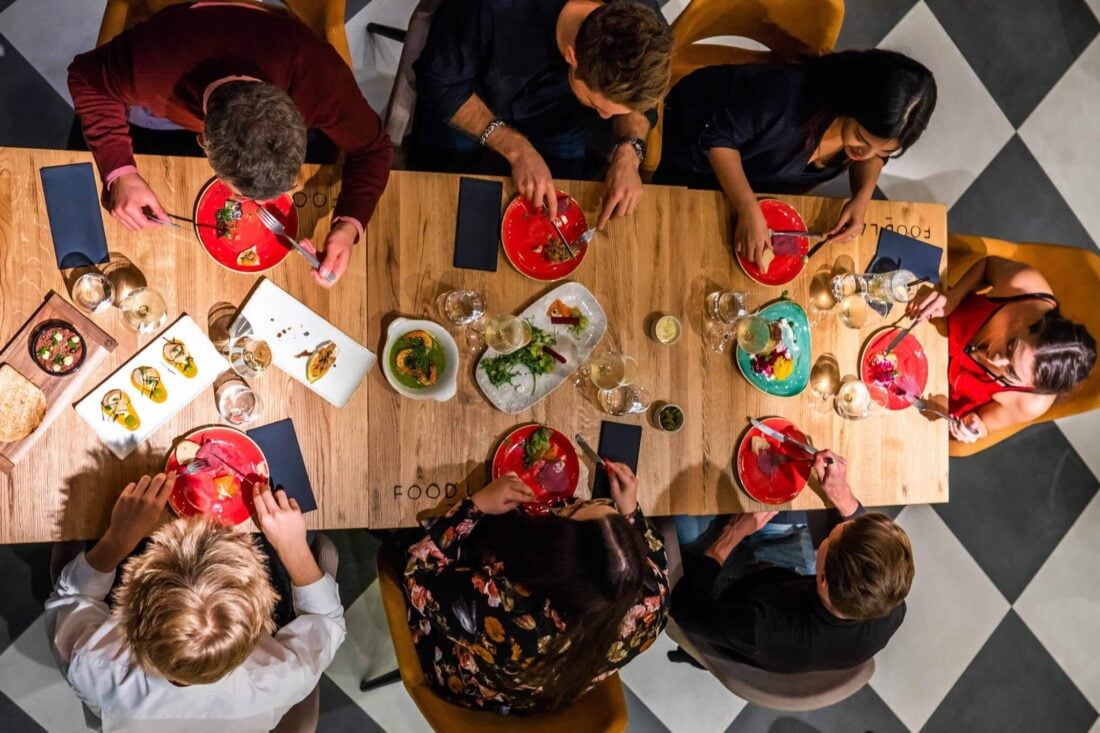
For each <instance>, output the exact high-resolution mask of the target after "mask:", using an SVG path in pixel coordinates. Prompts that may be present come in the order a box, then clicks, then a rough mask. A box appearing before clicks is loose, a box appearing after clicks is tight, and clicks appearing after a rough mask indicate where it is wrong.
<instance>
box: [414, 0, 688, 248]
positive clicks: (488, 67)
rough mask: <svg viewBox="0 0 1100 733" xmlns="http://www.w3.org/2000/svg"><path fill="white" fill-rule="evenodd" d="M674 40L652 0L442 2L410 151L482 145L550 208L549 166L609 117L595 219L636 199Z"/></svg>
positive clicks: (453, 155)
mask: <svg viewBox="0 0 1100 733" xmlns="http://www.w3.org/2000/svg"><path fill="white" fill-rule="evenodd" d="M671 46H672V40H671V34H670V32H669V29H668V24H667V23H666V22H665V21H664V19H663V17H662V16H661V14H660V12H659V10H658V7H657V4H656V2H655V0H609V1H608V2H607V3H600V2H593V1H592V0H444V2H443V3H442V5H441V6H440V7H439V9H438V10H437V11H436V13H435V15H434V16H433V18H432V26H431V31H430V32H429V35H428V40H427V42H426V44H425V46H424V50H423V52H422V53H421V55H420V58H419V59H418V61H417V62H416V64H415V66H414V69H415V72H416V88H417V109H416V116H415V120H414V132H413V135H414V148H416V149H417V152H418V153H419V154H421V155H432V156H437V157H442V158H445V159H452V160H453V159H461V158H463V157H468V156H466V155H464V154H471V153H476V152H477V151H478V144H479V143H480V145H482V146H484V147H487V148H489V149H491V150H493V151H495V152H496V153H499V154H500V155H501V156H503V157H504V159H505V160H507V162H508V163H509V165H510V166H511V172H512V178H513V179H514V180H515V183H516V187H517V188H518V189H519V192H520V193H522V194H523V195H524V196H526V197H527V198H529V199H531V200H532V201H534V202H536V203H540V204H543V205H544V206H546V208H547V209H548V210H549V211H550V212H551V215H556V211H557V201H556V197H555V195H554V181H553V177H552V174H551V165H553V166H554V167H555V168H556V169H557V170H559V171H566V170H571V168H570V167H569V166H568V165H562V163H576V162H577V161H581V160H583V158H584V156H585V153H586V150H587V148H588V144H589V137H590V135H591V133H592V132H593V131H594V130H595V129H598V127H599V126H600V124H601V119H602V120H611V127H612V130H613V132H614V134H615V136H616V137H615V144H614V147H613V150H612V154H611V163H610V167H609V169H608V172H607V177H606V182H607V190H606V192H605V195H604V202H603V210H602V211H601V213H600V217H599V220H598V226H601V227H602V226H603V225H604V223H606V222H607V220H608V219H610V218H612V217H618V216H622V215H625V214H629V213H631V212H632V211H633V210H634V208H635V206H637V203H638V200H639V199H640V198H641V194H642V181H641V177H640V176H639V174H638V167H639V166H640V165H641V162H642V158H644V156H645V142H644V139H645V136H646V133H647V132H648V130H649V127H650V122H651V118H649V117H647V115H646V112H647V111H649V110H652V108H653V107H655V106H656V105H657V103H658V102H659V101H660V100H661V99H662V98H663V97H664V95H665V93H666V92H667V91H668V83H669V75H670V62H669V56H670V51H671ZM575 169H576V168H575V167H573V168H572V170H575Z"/></svg>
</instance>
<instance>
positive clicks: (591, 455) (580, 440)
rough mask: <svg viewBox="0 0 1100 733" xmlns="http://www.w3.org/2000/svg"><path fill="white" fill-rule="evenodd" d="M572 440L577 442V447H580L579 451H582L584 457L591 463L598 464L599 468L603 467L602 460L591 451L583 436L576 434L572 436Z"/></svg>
mask: <svg viewBox="0 0 1100 733" xmlns="http://www.w3.org/2000/svg"><path fill="white" fill-rule="evenodd" d="M573 439H574V440H576V441H577V445H579V446H580V447H581V450H583V451H584V454H585V455H586V456H588V457H589V458H591V459H592V462H593V463H596V464H599V465H601V466H602V465H603V459H602V458H600V456H599V454H598V453H596V451H594V450H592V446H590V445H589V444H588V441H587V440H585V439H584V436H583V435H581V434H580V433H577V434H576V435H574V436H573Z"/></svg>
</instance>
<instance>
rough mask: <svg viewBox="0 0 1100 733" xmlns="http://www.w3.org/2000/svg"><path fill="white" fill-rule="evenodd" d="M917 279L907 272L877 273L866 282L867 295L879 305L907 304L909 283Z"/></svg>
mask: <svg viewBox="0 0 1100 733" xmlns="http://www.w3.org/2000/svg"><path fill="white" fill-rule="evenodd" d="M916 279H917V278H916V277H915V276H914V275H913V273H911V272H909V271H908V270H894V271H892V272H878V273H875V274H874V275H871V276H870V278H869V279H868V282H867V295H868V296H869V297H870V298H872V299H873V300H877V301H879V302H880V303H908V302H909V299H910V291H909V283H911V282H913V281H914V280H916Z"/></svg>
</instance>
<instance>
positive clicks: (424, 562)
mask: <svg viewBox="0 0 1100 733" xmlns="http://www.w3.org/2000/svg"><path fill="white" fill-rule="evenodd" d="M591 503H611V502H610V501H608V500H606V499H597V500H593V501H589V502H584V501H576V502H573V503H571V504H568V505H566V507H564V508H563V509H562V510H559V511H558V513H560V514H563V515H568V514H571V513H572V512H573V511H576V510H577V509H579V508H580V507H581V506H584V505H586V504H591ZM483 516H484V515H483V514H482V513H481V511H479V510H478V509H477V507H476V506H475V505H474V503H473V501H471V500H470V499H468V498H467V499H465V500H464V501H462V502H460V503H458V504H456V505H455V506H453V507H452V508H451V509H450V511H448V512H447V513H446V514H445V515H444V516H442V517H440V518H439V519H437V520H435V522H434V523H433V524H431V525H430V526H428V527H427V533H426V535H425V536H424V538H423V539H421V540H420V541H418V542H417V543H416V544H414V545H412V547H410V548H409V557H408V564H407V566H406V568H405V579H404V590H405V596H406V598H407V599H408V602H409V603H408V605H409V628H410V629H411V630H412V637H413V642H414V643H415V644H416V651H417V654H418V656H419V657H420V664H421V666H422V668H423V669H424V675H425V677H427V679H428V682H429V683H430V684H431V685H432V686H433V687H434V688H435V690H436V692H437V693H438V694H439V695H440V696H441V697H442V698H444V699H445V700H448V701H450V702H453V703H455V704H458V705H463V706H465V707H468V708H476V709H483V710H492V711H495V712H499V713H503V714H508V713H515V714H521V715H522V714H530V713H537V712H540V705H542V704H543V703H544V698H543V696H542V695H541V688H539V687H536V686H532V685H528V684H525V683H524V682H523V679H522V678H523V670H525V669H526V668H528V667H530V666H531V665H532V664H534V663H535V662H537V661H538V660H539V659H540V658H541V657H542V656H544V655H545V654H546V653H547V652H548V650H550V649H551V647H552V646H553V642H554V640H555V638H556V637H557V636H558V635H559V634H562V633H564V632H565V630H566V624H565V622H564V621H563V620H562V617H561V616H560V615H559V613H558V611H557V610H556V609H555V608H553V607H552V606H551V605H550V602H549V601H548V600H542V601H538V600H536V599H535V598H532V597H531V595H530V593H529V591H527V590H526V589H525V588H524V587H523V586H521V585H520V584H518V583H514V582H512V581H511V580H510V579H509V578H508V569H507V568H506V567H504V565H503V563H500V562H492V563H491V564H487V565H485V564H481V563H480V562H477V563H470V562H468V561H467V558H465V557H463V556H462V552H461V550H462V546H463V543H464V542H466V540H467V539H468V538H469V536H470V534H471V532H472V531H473V529H474V527H475V526H477V523H478V521H480V520H481V519H482V517H483ZM627 520H628V521H629V522H630V524H631V525H632V526H633V527H634V528H635V529H636V530H637V531H638V533H639V534H641V535H642V537H643V539H644V540H645V543H646V545H647V547H648V548H649V552H648V554H647V556H646V565H647V568H648V574H647V577H646V580H645V585H644V587H643V589H642V593H641V595H640V596H639V597H638V599H637V602H636V603H635V605H634V606H633V607H632V608H631V609H630V612H629V613H628V614H627V616H626V617H625V618H624V619H623V623H622V627H621V629H620V634H619V639H618V641H616V642H615V643H614V644H613V645H612V646H611V648H610V649H609V650H608V653H607V664H606V667H605V669H604V670H603V671H602V672H601V673H600V674H599V675H598V676H597V677H596V679H594V680H593V681H592V686H595V685H596V684H598V683H599V682H601V681H602V680H603V679H604V678H605V677H607V676H608V675H610V674H611V673H612V672H614V671H615V670H617V669H618V668H619V667H622V666H623V665H624V664H626V663H627V662H629V661H630V660H631V659H633V658H634V657H635V656H637V655H638V654H640V653H641V652H643V651H645V650H646V649H647V648H649V646H650V645H651V644H652V643H653V642H654V640H655V639H656V638H657V636H658V634H660V633H661V629H662V628H664V625H665V621H666V613H667V606H668V595H669V589H668V570H667V564H666V560H665V550H664V545H663V544H662V543H661V540H660V535H659V534H658V533H657V532H656V531H655V530H654V528H653V527H652V526H651V525H650V524H649V522H648V521H646V518H645V516H644V515H643V514H642V511H641V509H640V508H639V509H637V510H635V512H634V513H633V514H632V515H630V516H629V517H627ZM589 689H591V687H590V688H589Z"/></svg>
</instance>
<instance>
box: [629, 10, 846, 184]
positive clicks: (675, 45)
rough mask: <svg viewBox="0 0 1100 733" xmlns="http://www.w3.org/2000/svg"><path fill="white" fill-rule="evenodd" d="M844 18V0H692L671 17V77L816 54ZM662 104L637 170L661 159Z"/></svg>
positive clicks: (826, 48) (831, 41)
mask: <svg viewBox="0 0 1100 733" xmlns="http://www.w3.org/2000/svg"><path fill="white" fill-rule="evenodd" d="M843 21H844V0H691V2H690V3H688V6H687V7H686V8H684V11H683V12H682V13H680V15H679V16H677V18H676V20H675V21H673V23H672V83H673V84H676V82H678V81H680V80H681V79H683V78H684V77H685V76H687V75H688V74H690V73H691V72H693V71H695V70H696V69H701V68H703V67H705V66H718V65H720V64H749V63H760V62H766V61H776V60H783V59H791V58H796V57H798V56H819V55H821V54H823V53H827V52H829V51H832V50H833V46H834V45H836V39H837V36H838V35H840V26H841V23H842V22H843ZM717 36H741V37H744V38H751V39H752V40H754V41H756V42H758V43H761V44H763V45H765V46H767V47H768V49H769V51H753V50H749V49H744V48H734V47H732V46H720V45H718V44H713V43H699V41H703V40H706V39H707V38H715V37H717ZM663 121H664V105H663V104H662V105H659V107H658V118H657V124H656V125H654V127H653V129H652V130H650V132H649V135H648V138H647V140H646V142H647V148H648V150H647V153H646V159H645V161H644V162H643V164H642V171H643V172H646V173H652V172H653V171H655V170H657V166H658V165H660V163H661V142H662V140H661V128H662V123H663Z"/></svg>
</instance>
